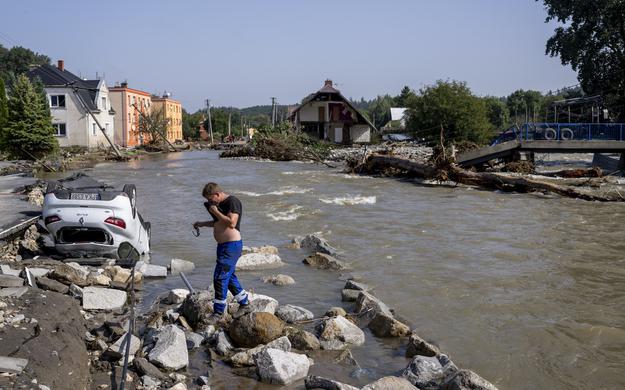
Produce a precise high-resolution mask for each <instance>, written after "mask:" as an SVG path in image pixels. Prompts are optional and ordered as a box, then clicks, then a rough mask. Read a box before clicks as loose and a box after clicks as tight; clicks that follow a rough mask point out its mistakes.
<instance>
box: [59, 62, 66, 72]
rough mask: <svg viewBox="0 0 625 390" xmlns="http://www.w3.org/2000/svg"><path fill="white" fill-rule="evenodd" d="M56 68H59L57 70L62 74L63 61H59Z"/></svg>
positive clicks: (63, 68)
mask: <svg viewBox="0 0 625 390" xmlns="http://www.w3.org/2000/svg"><path fill="white" fill-rule="evenodd" d="M57 68H59V70H60V71H61V72H62V71H64V70H65V61H63V60H59V62H58V64H57Z"/></svg>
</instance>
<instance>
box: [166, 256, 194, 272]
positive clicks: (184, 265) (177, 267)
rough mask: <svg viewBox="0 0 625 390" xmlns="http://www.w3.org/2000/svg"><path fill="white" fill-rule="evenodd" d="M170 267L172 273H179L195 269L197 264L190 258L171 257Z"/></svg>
mask: <svg viewBox="0 0 625 390" xmlns="http://www.w3.org/2000/svg"><path fill="white" fill-rule="evenodd" d="M169 269H170V271H171V274H172V275H177V274H179V273H181V272H191V271H193V270H194V269H195V264H194V263H193V262H191V261H188V260H182V259H171V261H170V263H169Z"/></svg>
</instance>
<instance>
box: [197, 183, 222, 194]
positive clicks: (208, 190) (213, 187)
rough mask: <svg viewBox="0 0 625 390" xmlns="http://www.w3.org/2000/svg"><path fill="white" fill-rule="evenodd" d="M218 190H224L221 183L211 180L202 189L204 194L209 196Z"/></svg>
mask: <svg viewBox="0 0 625 390" xmlns="http://www.w3.org/2000/svg"><path fill="white" fill-rule="evenodd" d="M218 192H223V190H222V189H221V187H219V184H217V183H212V182H211V183H208V184H206V185H205V186H204V189H203V190H202V195H203V196H208V195H210V194H216V193H218Z"/></svg>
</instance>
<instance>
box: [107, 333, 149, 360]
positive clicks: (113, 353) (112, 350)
mask: <svg viewBox="0 0 625 390" xmlns="http://www.w3.org/2000/svg"><path fill="white" fill-rule="evenodd" d="M127 335H128V333H124V334H123V335H122V336H121V337H120V338H118V339H117V341H115V343H114V344H113V345H111V346H110V347H109V348H108V350H107V351H106V355H107V356H110V357H112V358H113V359H115V360H119V359H121V358H123V357H124V356H125V355H126V342H125V339H126V337H127ZM140 348H141V340H139V338H138V337H136V336H135V335H130V350H129V351H128V353H129V357H130V356H134V355H135V354H136V353H137V351H138V350H139V349H140Z"/></svg>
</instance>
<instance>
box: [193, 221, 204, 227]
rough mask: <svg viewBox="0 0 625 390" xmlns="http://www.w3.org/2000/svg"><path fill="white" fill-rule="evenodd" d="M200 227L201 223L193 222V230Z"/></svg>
mask: <svg viewBox="0 0 625 390" xmlns="http://www.w3.org/2000/svg"><path fill="white" fill-rule="evenodd" d="M200 226H202V222H200V221H195V222H193V229H198V228H199V227H200Z"/></svg>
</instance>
